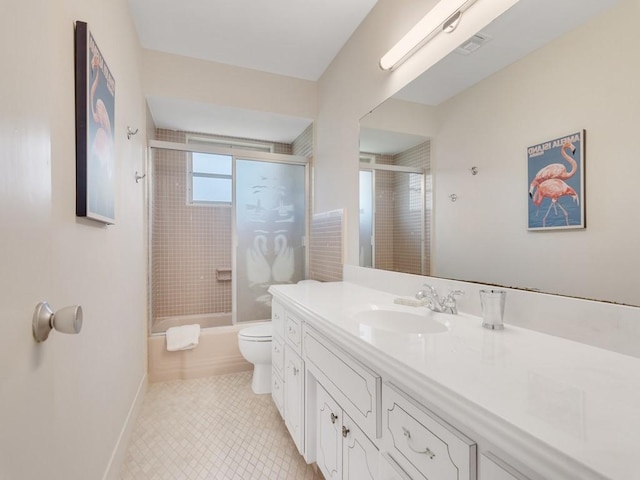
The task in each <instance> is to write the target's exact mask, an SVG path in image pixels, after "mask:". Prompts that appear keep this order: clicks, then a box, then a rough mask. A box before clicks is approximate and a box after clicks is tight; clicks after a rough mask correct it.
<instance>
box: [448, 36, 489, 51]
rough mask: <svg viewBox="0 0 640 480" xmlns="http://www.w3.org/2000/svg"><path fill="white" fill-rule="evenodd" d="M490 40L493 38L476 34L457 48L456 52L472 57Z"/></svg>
mask: <svg viewBox="0 0 640 480" xmlns="http://www.w3.org/2000/svg"><path fill="white" fill-rule="evenodd" d="M489 40H491V37H490V36H489V35H485V34H484V33H476V34H475V35H474V36H473V37H471V38H470V39H469V40H467V41H466V42H464V43H463V44H462V45H460V46H459V47H458V48H456V49H455V50H454V52H456V53H459V54H460V55H470V54H472V53H473V52H475V51H476V50H478V49H479V48H480V47H481V46H483V45H484V44H485V43H487V42H488V41H489Z"/></svg>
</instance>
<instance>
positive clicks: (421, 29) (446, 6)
mask: <svg viewBox="0 0 640 480" xmlns="http://www.w3.org/2000/svg"><path fill="white" fill-rule="evenodd" d="M476 1H477V0H440V1H439V2H438V3H437V4H436V5H435V6H434V7H433V8H432V9H431V10H430V11H429V12H428V13H427V14H426V15H425V16H424V18H423V19H422V20H420V21H419V22H418V23H417V24H416V25H415V26H414V27H413V28H412V29H411V30H409V32H407V34H406V35H405V36H404V37H402V38H401V39H400V41H399V42H398V43H396V44H395V45H394V46H393V48H392V49H391V50H389V51H388V52H387V53H386V54H385V55H384V56H383V57H382V58H381V59H380V68H382V69H383V70H394V69H395V68H397V67H398V66H399V65H401V64H402V63H403V62H404V61H405V60H407V59H408V58H409V57H410V56H411V55H413V54H414V53H415V52H416V51H418V50H419V49H420V48H422V47H423V46H424V45H426V44H427V43H428V42H429V41H430V40H431V39H432V38H433V37H435V36H436V35H437V34H438V33H439V32H440V31H441V30H442V28H443V26H444V24H445V22H447V20H449V19H450V18H451V17H452V16H453V15H455V14H456V13H457V12H461V13H462V12H464V11H465V10H467V9H468V8H469V7H470V6H471V5H473V4H474V3H475V2H476ZM457 21H460V19H458V20H457Z"/></svg>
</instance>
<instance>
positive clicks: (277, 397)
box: [271, 370, 284, 418]
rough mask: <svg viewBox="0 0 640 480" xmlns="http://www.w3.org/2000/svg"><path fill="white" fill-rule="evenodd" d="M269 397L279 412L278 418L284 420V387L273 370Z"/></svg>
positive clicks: (280, 378)
mask: <svg viewBox="0 0 640 480" xmlns="http://www.w3.org/2000/svg"><path fill="white" fill-rule="evenodd" d="M271 397H272V398H273V403H275V404H276V408H277V409H278V411H279V412H280V416H281V417H282V418H284V385H283V382H282V377H280V374H279V373H278V372H277V371H275V370H273V372H272V375H271Z"/></svg>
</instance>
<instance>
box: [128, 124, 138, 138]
mask: <svg viewBox="0 0 640 480" xmlns="http://www.w3.org/2000/svg"><path fill="white" fill-rule="evenodd" d="M137 133H138V129H137V128H136V129H135V130H134V129H133V128H131V127H129V126H127V139H129V140H131V137H132V136H133V135H135V134H137Z"/></svg>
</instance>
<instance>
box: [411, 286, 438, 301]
mask: <svg viewBox="0 0 640 480" xmlns="http://www.w3.org/2000/svg"><path fill="white" fill-rule="evenodd" d="M422 286H423V287H426V288H425V289H424V290H418V292H416V295H415V297H416V298H417V299H418V300H423V299H425V298H427V297H428V296H429V295H427V292H428V293H430V294H431V297H433V298H438V293H437V292H436V289H435V288H434V287H432V286H431V285H429V284H427V283H424V284H423V285H422ZM429 301H431V299H430V300H429Z"/></svg>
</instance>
